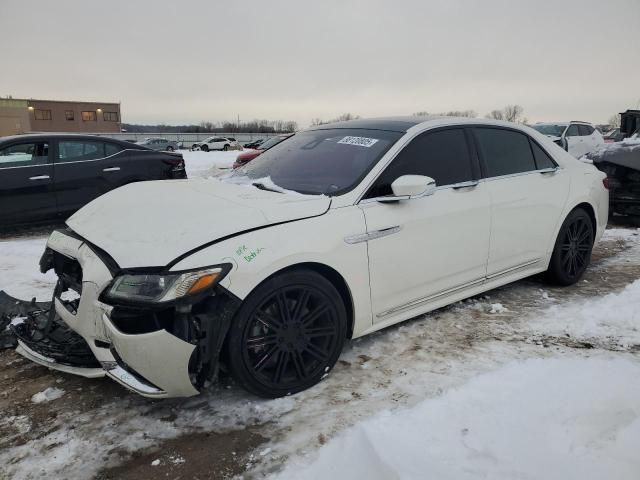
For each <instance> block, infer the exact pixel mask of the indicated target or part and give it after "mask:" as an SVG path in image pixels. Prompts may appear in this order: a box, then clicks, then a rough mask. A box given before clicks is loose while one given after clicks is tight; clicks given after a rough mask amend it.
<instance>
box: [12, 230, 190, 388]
mask: <svg viewBox="0 0 640 480" xmlns="http://www.w3.org/2000/svg"><path fill="white" fill-rule="evenodd" d="M47 248H48V249H50V250H52V251H53V252H57V254H60V255H63V256H64V257H66V259H69V260H71V261H77V263H78V264H79V266H80V268H81V272H82V273H81V287H80V288H79V290H80V292H79V293H80V299H79V302H78V304H77V308H75V309H73V308H68V306H67V305H68V304H67V302H64V301H62V299H61V298H60V296H59V295H58V289H56V295H55V296H54V299H53V308H55V312H56V314H57V315H58V316H59V317H60V319H61V320H62V321H63V322H64V323H65V324H66V325H67V326H68V327H69V328H71V329H72V330H73V331H75V332H76V333H77V334H79V335H80V336H81V337H82V338H83V339H84V340H85V341H86V343H87V345H88V347H89V349H90V350H91V352H92V353H93V355H94V356H95V358H96V360H97V361H98V362H99V365H100V366H101V368H82V367H78V366H69V365H65V364H63V363H61V362H59V361H57V360H54V359H52V358H48V357H47V356H46V355H42V354H41V353H39V352H37V351H35V350H34V349H33V348H31V347H30V346H28V345H26V344H25V343H24V342H20V343H19V346H18V348H17V349H16V351H17V352H18V353H20V354H21V355H23V356H25V357H26V358H29V359H30V360H32V361H34V362H36V363H39V364H40V365H44V366H46V367H49V368H52V369H55V370H60V371H63V372H67V373H73V374H78V375H82V376H85V377H100V376H107V377H109V378H111V379H113V380H115V381H117V382H118V383H120V384H122V385H123V386H125V387H127V388H128V389H130V390H133V391H134V392H136V393H138V394H140V395H143V396H145V397H153V398H163V397H185V396H192V395H196V394H198V393H199V391H198V390H197V389H196V388H195V387H194V386H193V383H192V381H191V376H190V374H189V362H190V359H191V356H192V354H193V352H194V350H195V348H196V345H194V344H192V343H189V342H186V341H184V340H182V339H180V338H178V337H176V336H175V335H173V334H171V333H169V332H168V331H166V330H165V329H160V330H156V331H153V332H149V333H141V334H128V333H124V332H122V331H120V330H119V329H118V328H117V327H116V325H115V324H114V322H113V321H112V320H111V314H112V312H113V308H114V307H113V306H111V305H107V304H105V303H103V302H101V301H100V300H99V296H100V293H101V292H102V290H103V289H104V288H105V287H106V286H107V285H108V284H109V282H111V280H112V279H113V276H112V274H111V272H110V271H109V268H108V267H107V265H106V263H105V262H104V261H102V260H101V259H100V257H99V256H98V255H97V254H96V253H95V252H94V251H93V250H92V248H91V246H90V245H88V244H87V243H86V242H84V241H83V240H82V239H80V238H76V237H74V236H71V235H67V234H65V233H64V232H61V231H55V232H53V233H52V234H51V236H50V237H49V240H48V242H47ZM59 277H60V274H59ZM61 281H65V279H64V278H63V277H61ZM70 283H73V282H71V281H70ZM74 310H75V311H74Z"/></svg>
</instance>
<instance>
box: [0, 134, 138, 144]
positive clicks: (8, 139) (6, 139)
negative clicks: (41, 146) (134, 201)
mask: <svg viewBox="0 0 640 480" xmlns="http://www.w3.org/2000/svg"><path fill="white" fill-rule="evenodd" d="M46 138H72V139H74V140H94V141H95V140H101V141H108V142H114V143H118V144H120V145H125V146H130V145H135V144H134V143H131V142H126V141H124V140H116V139H115V138H111V137H103V136H100V135H86V134H81V133H54V132H52V133H25V134H22V135H10V136H8V137H0V144H2V143H8V142H12V141H14V140H42V139H46Z"/></svg>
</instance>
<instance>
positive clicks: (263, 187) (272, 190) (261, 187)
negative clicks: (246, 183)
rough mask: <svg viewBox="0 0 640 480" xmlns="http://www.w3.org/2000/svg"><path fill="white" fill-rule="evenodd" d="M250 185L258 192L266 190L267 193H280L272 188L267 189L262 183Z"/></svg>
mask: <svg viewBox="0 0 640 480" xmlns="http://www.w3.org/2000/svg"><path fill="white" fill-rule="evenodd" d="M251 185H253V186H254V187H256V188H258V189H260V190H266V191H267V192H276V193H282V192H281V191H280V190H276V189H274V188H269V187H267V186H266V185H265V184H264V183H260V182H253V183H251Z"/></svg>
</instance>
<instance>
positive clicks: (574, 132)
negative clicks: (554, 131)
mask: <svg viewBox="0 0 640 480" xmlns="http://www.w3.org/2000/svg"><path fill="white" fill-rule="evenodd" d="M565 136H567V137H579V136H580V131H579V130H578V125H576V124H575V123H574V124H573V125H569V128H568V129H567V134H566V135H565Z"/></svg>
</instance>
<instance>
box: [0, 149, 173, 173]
mask: <svg viewBox="0 0 640 480" xmlns="http://www.w3.org/2000/svg"><path fill="white" fill-rule="evenodd" d="M122 152H148V153H162V152H156V151H153V150H141V149H139V148H125V149H123V150H120V151H119V152H116V153H114V154H113V155H109V156H107V157H101V158H92V159H90V160H72V161H70V162H57V161H56V159H54V161H53V163H39V164H37V165H19V166H15V167H0V170H8V169H10V168H25V167H46V166H54V165H57V164H60V165H68V164H70V163H84V162H97V161H98V160H106V159H107V158H111V157H115V156H116V155H120V153H122Z"/></svg>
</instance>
